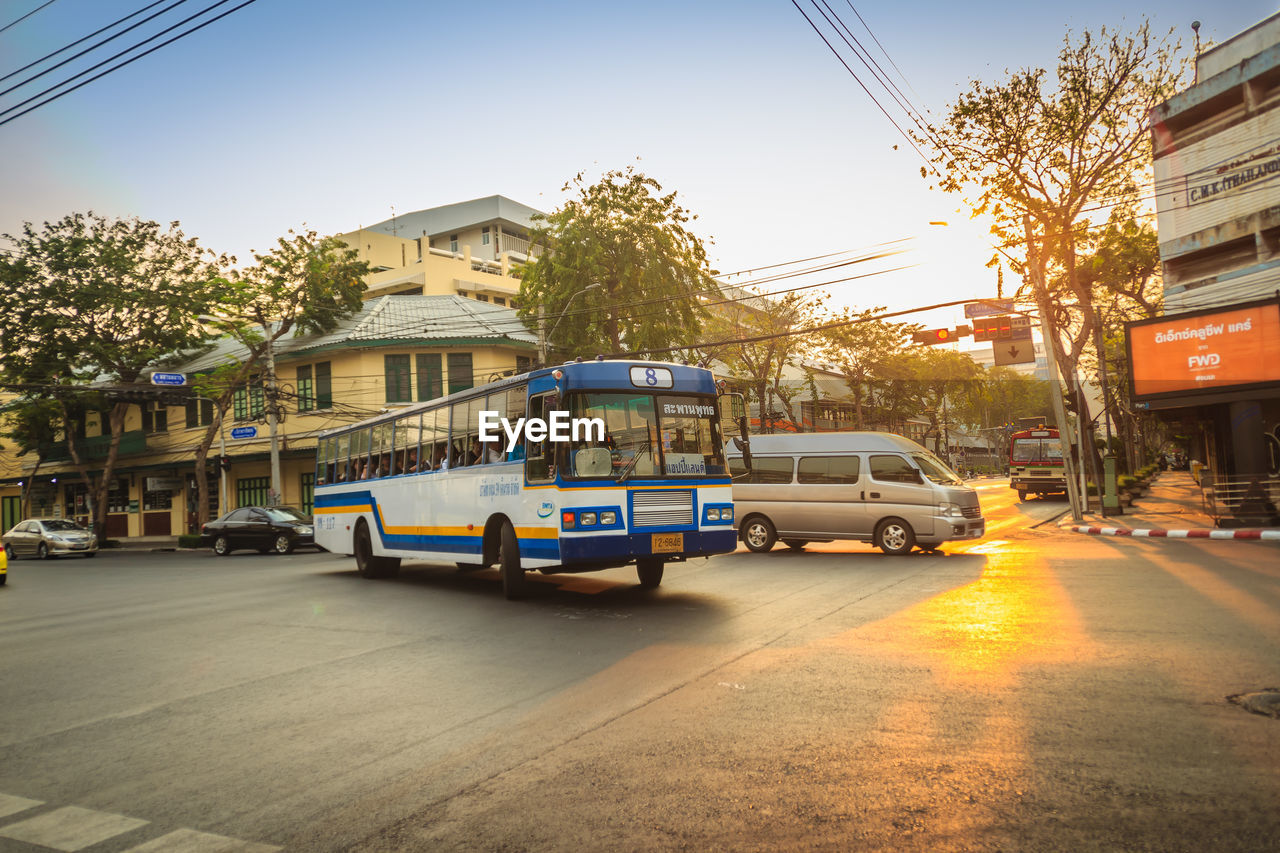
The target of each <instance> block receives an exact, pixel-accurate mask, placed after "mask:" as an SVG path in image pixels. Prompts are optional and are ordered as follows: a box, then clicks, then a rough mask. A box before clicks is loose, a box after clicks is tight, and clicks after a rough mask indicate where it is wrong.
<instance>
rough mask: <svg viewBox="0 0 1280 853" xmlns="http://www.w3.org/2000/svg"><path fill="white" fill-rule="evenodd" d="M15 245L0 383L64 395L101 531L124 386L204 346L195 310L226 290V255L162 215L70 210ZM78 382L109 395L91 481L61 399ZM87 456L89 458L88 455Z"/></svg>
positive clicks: (7, 266) (3, 267)
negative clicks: (104, 444) (102, 449)
mask: <svg viewBox="0 0 1280 853" xmlns="http://www.w3.org/2000/svg"><path fill="white" fill-rule="evenodd" d="M5 237H6V239H8V240H9V241H11V242H12V243H13V244H14V249H13V251H12V252H11V253H10V254H9V255H7V256H4V257H0V308H2V309H3V313H4V316H5V318H6V322H5V336H4V339H3V344H2V345H0V371H2V372H3V374H4V377H5V380H6V381H8V382H10V383H20V384H22V385H24V386H26V387H28V388H39V389H42V392H43V393H45V394H46V395H48V396H50V397H52V398H53V399H55V400H57V401H59V402H60V403H61V404H62V405H63V432H64V434H65V437H66V440H67V446H68V448H69V450H70V453H71V456H72V460H73V462H74V463H75V466H76V468H77V470H78V471H79V472H80V476H81V478H82V480H84V482H85V483H86V486H87V487H88V492H89V499H90V503H91V507H90V511H91V515H92V518H93V524H94V527H95V529H96V530H97V531H98V533H99V535H101V533H102V530H103V527H104V524H105V520H106V508H107V500H106V498H107V491H108V489H109V484H110V482H111V478H112V473H113V471H114V470H115V466H116V460H117V456H118V455H119V447H120V440H121V437H122V436H123V434H124V428H125V416H126V413H127V412H128V409H129V406H130V405H131V404H132V402H131V398H132V397H133V396H134V395H136V391H134V392H132V393H128V389H129V386H133V385H135V383H137V382H138V380H139V379H140V378H141V377H142V376H143V372H144V370H146V369H147V368H148V367H150V366H152V365H154V364H155V363H156V362H157V361H159V360H160V359H163V358H165V357H166V356H170V355H171V354H173V353H177V352H182V351H191V350H193V349H195V348H197V347H199V346H201V345H202V344H204V343H205V342H206V341H207V340H208V339H209V336H210V331H209V329H208V327H207V326H206V324H205V323H204V321H203V320H202V316H203V315H204V314H205V313H206V312H207V311H209V310H210V309H211V308H212V307H213V306H216V305H218V304H220V303H221V302H223V301H224V300H225V299H226V298H227V295H228V294H227V288H226V280H225V279H224V278H223V276H222V270H223V268H224V267H225V265H226V263H227V262H228V259H227V258H226V257H225V256H216V255H214V254H212V253H211V252H208V251H206V250H204V249H202V248H201V247H200V246H199V244H198V243H197V241H196V240H195V239H194V238H187V237H186V236H185V235H184V234H183V233H182V232H181V231H180V230H179V229H178V224H177V223H176V222H175V223H172V224H171V225H170V227H169V230H168V231H162V230H161V228H160V226H159V225H158V224H157V223H155V222H146V221H142V220H140V219H137V218H131V219H108V218H106V217H102V216H98V215H96V214H94V213H92V212H90V213H86V214H80V213H77V214H72V215H70V216H67V217H65V218H63V219H61V220H59V221H57V222H54V223H48V222H46V223H44V225H43V227H42V228H39V229H37V228H36V227H35V226H33V225H32V224H31V223H29V222H28V223H25V224H24V226H23V230H22V233H21V234H19V235H17V236H16V237H15V236H13V235H5ZM88 391H102V392H103V393H105V394H107V396H108V401H109V407H108V409H107V424H106V429H104V433H106V434H109V435H110V440H109V441H110V443H109V445H108V450H107V455H106V457H105V459H103V460H102V461H101V463H100V466H101V475H100V477H99V478H98V480H97V481H96V482H95V481H94V480H93V479H92V478H91V477H90V474H89V469H88V460H86V459H84V458H83V457H82V455H81V454H80V452H79V447H78V445H77V442H76V440H75V436H74V431H73V430H72V429H70V428H69V427H70V424H71V421H72V417H71V407H72V405H73V401H74V399H75V398H76V396H77V395H79V394H83V393H85V392H88ZM95 463H96V464H98V463H97V460H95Z"/></svg>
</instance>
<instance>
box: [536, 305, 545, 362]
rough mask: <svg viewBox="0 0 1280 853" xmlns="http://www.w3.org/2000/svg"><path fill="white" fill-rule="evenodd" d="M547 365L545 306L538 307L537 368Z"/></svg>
mask: <svg viewBox="0 0 1280 853" xmlns="http://www.w3.org/2000/svg"><path fill="white" fill-rule="evenodd" d="M546 364H547V306H545V305H542V304H539V305H538V366H539V367H545V366H546Z"/></svg>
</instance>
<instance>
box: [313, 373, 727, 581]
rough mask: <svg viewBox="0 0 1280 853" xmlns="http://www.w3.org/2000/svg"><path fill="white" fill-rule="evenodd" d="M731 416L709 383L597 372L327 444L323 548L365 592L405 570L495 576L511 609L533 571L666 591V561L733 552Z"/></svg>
mask: <svg viewBox="0 0 1280 853" xmlns="http://www.w3.org/2000/svg"><path fill="white" fill-rule="evenodd" d="M719 413H720V406H719V400H718V394H717V387H716V382H715V380H714V378H713V376H712V374H711V372H710V371H708V370H705V369H703V368H699V367H691V366H687V365H677V364H665V363H659V362H647V361H603V360H597V361H590V362H571V363H568V364H565V365H562V366H560V367H554V368H540V369H537V370H534V371H532V372H530V373H526V374H523V375H520V376H514V377H511V378H507V379H502V380H500V381H497V382H492V383H489V384H488V385H484V386H482V387H478V388H472V389H469V390H467V391H460V392H457V393H454V394H450V395H449V396H447V397H442V398H440V399H438V400H432V401H430V402H425V403H418V404H414V405H412V406H409V407H406V408H404V409H400V410H398V411H395V412H391V413H387V414H381V415H378V416H376V417H373V418H369V419H368V420H365V421H362V422H360V423H357V424H354V425H352V426H349V427H343V428H340V429H333V430H328V431H326V432H324V433H322V434H321V435H320V438H319V446H318V450H317V454H316V456H317V471H316V491H315V511H314V516H315V538H316V543H317V544H318V545H321V546H323V547H324V548H326V549H328V550H329V551H332V552H335V553H341V554H353V555H355V558H356V567H357V568H358V570H359V572H360V574H361V575H363V576H364V577H367V578H384V577H391V576H394V575H395V574H396V573H397V572H398V571H399V569H400V561H401V560H404V559H408V560H425V561H446V562H455V563H457V564H458V565H459V567H460V568H467V567H474V568H481V567H489V566H494V565H497V566H498V567H499V569H500V573H501V578H502V587H503V592H504V593H505V594H506V596H507V597H508V598H519V597H521V596H522V595H523V594H524V593H525V591H526V579H525V572H526V571H527V570H529V569H538V570H541V571H542V572H544V573H548V574H551V573H557V572H588V571H596V570H600V569H608V568H614V567H618V566H625V565H627V564H629V563H635V565H636V570H637V573H638V575H639V580H640V584H641V586H644V587H655V586H657V585H658V584H659V583H661V581H662V574H663V567H664V566H665V564H666V563H668V562H675V561H681V560H687V559H688V558H690V557H702V556H710V555H712V554H721V553H726V552H729V551H732V550H734V547H735V546H736V544H737V543H736V537H735V534H734V525H733V502H732V498H731V494H732V492H731V487H730V480H729V473H728V468H727V467H726V464H725V456H724V438H723V435H722V431H721V428H720V415H719ZM499 419H501V422H502V423H503V426H497V425H496V424H495V421H498V420H499ZM522 419H523V420H522ZM482 427H483V428H484V429H483V433H487V437H488V438H489V439H490V440H489V441H488V442H483V441H481V437H482ZM517 427H519V429H517ZM743 434H744V435H745V432H744V433H743Z"/></svg>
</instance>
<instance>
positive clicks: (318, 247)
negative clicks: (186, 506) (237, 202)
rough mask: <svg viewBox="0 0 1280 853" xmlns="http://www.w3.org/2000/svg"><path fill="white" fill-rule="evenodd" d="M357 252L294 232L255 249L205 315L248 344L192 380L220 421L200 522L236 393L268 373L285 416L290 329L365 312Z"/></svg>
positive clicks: (325, 325) (198, 455) (322, 328)
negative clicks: (278, 380) (279, 357)
mask: <svg viewBox="0 0 1280 853" xmlns="http://www.w3.org/2000/svg"><path fill="white" fill-rule="evenodd" d="M358 257H359V252H357V251H356V250H355V249H352V248H350V247H348V246H347V244H346V243H343V242H342V241H341V240H339V239H338V238H336V237H324V238H320V237H319V236H318V235H317V234H316V233H315V232H314V231H307V232H304V233H297V232H294V231H290V232H289V234H288V235H287V236H286V237H281V238H279V239H278V240H277V241H276V245H275V246H274V247H273V248H272V250H271V251H270V252H267V253H265V254H255V255H254V261H255V263H254V264H253V265H252V266H250V267H248V268H247V269H244V270H241V271H238V272H235V273H233V274H232V275H231V277H230V278H229V280H228V285H229V293H228V298H227V300H226V301H225V302H224V303H223V304H222V305H220V306H218V307H217V309H216V312H214V313H213V314H212V315H211V316H209V317H207V318H206V320H207V322H208V323H209V324H210V326H211V327H212V328H215V329H217V330H219V331H221V332H222V333H223V334H224V335H227V336H229V337H231V338H233V339H234V340H235V341H237V342H238V343H239V344H241V346H242V347H243V353H244V354H243V355H242V356H241V357H240V358H233V359H228V360H227V361H226V362H224V363H223V364H220V365H218V366H217V367H216V368H215V369H213V370H210V371H208V372H206V373H204V374H203V375H201V376H199V377H196V379H195V380H194V382H193V385H194V388H195V392H196V393H197V395H198V396H201V397H204V398H205V399H209V400H212V401H213V404H214V417H213V421H212V423H210V424H209V426H208V428H207V429H206V430H205V433H204V435H203V436H202V437H201V439H200V443H199V444H198V445H197V446H196V452H195V478H196V494H197V498H196V499H197V501H198V507H199V508H198V510H197V523H199V524H204V523H205V522H206V521H208V513H209V484H208V477H207V476H206V471H207V468H206V465H207V461H208V458H209V450H210V448H211V447H212V446H213V441H214V439H215V438H216V437H217V435H218V433H219V430H220V429H221V427H222V422H223V419H224V418H225V417H226V413H227V409H228V408H230V406H231V401H232V398H233V396H234V395H235V393H236V391H237V390H239V389H241V388H243V387H244V386H245V384H246V382H248V381H249V379H250V378H251V377H253V376H254V375H255V374H257V373H259V372H260V371H262V372H265V376H264V381H265V384H266V388H267V390H268V398H269V399H268V400H267V405H268V406H271V407H276V409H277V413H278V403H279V401H278V395H277V394H275V393H274V388H275V383H274V378H275V377H274V374H275V359H274V348H275V345H276V342H277V341H279V340H280V339H281V338H284V337H286V336H288V335H290V334H299V335H302V334H323V333H325V332H330V331H332V330H333V329H335V328H336V327H337V325H338V323H339V322H341V321H342V319H343V318H344V317H347V316H350V315H351V314H353V313H355V312H356V311H359V310H360V308H361V307H362V306H363V304H364V303H363V301H362V297H363V296H364V291H365V283H364V278H365V276H367V275H368V274H369V265H368V263H367V262H366V261H362V260H359V259H358Z"/></svg>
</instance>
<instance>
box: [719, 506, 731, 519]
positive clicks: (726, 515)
mask: <svg viewBox="0 0 1280 853" xmlns="http://www.w3.org/2000/svg"><path fill="white" fill-rule="evenodd" d="M720 520H721V521H733V507H731V506H727V507H724V508H723V509H721V510H720Z"/></svg>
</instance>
